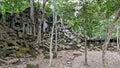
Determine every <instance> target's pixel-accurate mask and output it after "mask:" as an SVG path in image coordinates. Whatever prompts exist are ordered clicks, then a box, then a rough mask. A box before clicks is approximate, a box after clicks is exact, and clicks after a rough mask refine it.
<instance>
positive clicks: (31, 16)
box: [30, 0, 36, 36]
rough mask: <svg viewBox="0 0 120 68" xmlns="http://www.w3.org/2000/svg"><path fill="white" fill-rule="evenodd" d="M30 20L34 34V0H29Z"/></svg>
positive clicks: (34, 33)
mask: <svg viewBox="0 0 120 68" xmlns="http://www.w3.org/2000/svg"><path fill="white" fill-rule="evenodd" d="M30 20H31V23H32V33H33V35H34V36H35V35H36V32H35V22H34V0H30Z"/></svg>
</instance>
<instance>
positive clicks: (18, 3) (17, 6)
mask: <svg viewBox="0 0 120 68" xmlns="http://www.w3.org/2000/svg"><path fill="white" fill-rule="evenodd" d="M28 6H29V0H3V1H2V3H1V6H0V8H1V11H2V14H3V15H4V14H5V13H6V12H9V13H11V14H12V13H18V12H20V11H22V10H24V8H26V7H28Z"/></svg>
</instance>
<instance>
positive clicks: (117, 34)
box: [116, 23, 120, 52]
mask: <svg viewBox="0 0 120 68" xmlns="http://www.w3.org/2000/svg"><path fill="white" fill-rule="evenodd" d="M116 36H117V51H118V52H119V49H120V47H119V27H118V23H117V33H116Z"/></svg>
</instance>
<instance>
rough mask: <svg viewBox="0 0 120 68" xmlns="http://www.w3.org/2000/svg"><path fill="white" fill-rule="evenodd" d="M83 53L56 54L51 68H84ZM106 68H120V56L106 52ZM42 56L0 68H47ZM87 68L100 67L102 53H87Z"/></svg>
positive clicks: (66, 52) (69, 51) (73, 51)
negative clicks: (31, 66) (35, 67)
mask: <svg viewBox="0 0 120 68" xmlns="http://www.w3.org/2000/svg"><path fill="white" fill-rule="evenodd" d="M84 56H85V54H84V52H80V51H76V50H65V51H59V52H58V58H57V59H53V61H52V62H53V64H52V66H53V67H52V68H86V67H85V65H84V63H85V61H84V59H85V58H84ZM106 56H107V59H108V68H120V54H118V53H117V52H110V51H108V52H107V55H106ZM43 57H44V56H43V55H42V54H41V55H39V56H38V57H37V58H36V59H32V58H31V59H29V60H28V59H26V60H27V61H26V62H23V63H21V64H20V65H16V66H15V67H12V66H9V67H0V68H26V64H38V65H39V68H49V59H43ZM88 68H103V67H102V51H88Z"/></svg>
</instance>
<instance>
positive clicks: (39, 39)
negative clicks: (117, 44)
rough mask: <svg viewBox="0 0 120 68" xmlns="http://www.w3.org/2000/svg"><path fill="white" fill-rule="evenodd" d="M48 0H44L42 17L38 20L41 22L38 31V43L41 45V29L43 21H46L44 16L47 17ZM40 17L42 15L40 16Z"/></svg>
mask: <svg viewBox="0 0 120 68" xmlns="http://www.w3.org/2000/svg"><path fill="white" fill-rule="evenodd" d="M46 2H47V1H46V0H43V7H42V19H40V18H38V22H39V27H38V28H39V31H38V35H37V45H41V29H42V27H41V26H42V23H43V22H44V17H45V5H46ZM38 17H40V16H38Z"/></svg>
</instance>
